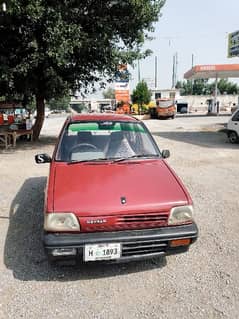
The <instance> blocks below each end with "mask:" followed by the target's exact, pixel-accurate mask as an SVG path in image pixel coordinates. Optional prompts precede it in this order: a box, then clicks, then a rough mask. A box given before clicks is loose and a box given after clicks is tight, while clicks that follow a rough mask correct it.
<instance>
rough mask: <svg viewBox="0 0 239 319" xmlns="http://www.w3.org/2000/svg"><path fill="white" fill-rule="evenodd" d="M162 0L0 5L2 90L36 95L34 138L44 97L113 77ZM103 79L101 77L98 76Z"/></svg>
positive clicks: (135, 52)
mask: <svg viewBox="0 0 239 319" xmlns="http://www.w3.org/2000/svg"><path fill="white" fill-rule="evenodd" d="M164 3H165V0H127V1H126V0H123V1H122V0H115V1H111V0H105V1H79V0H68V1H63V0H8V1H7V11H6V12H3V11H0V39H1V41H0V96H2V95H7V94H10V95H11V96H14V95H16V94H17V95H20V96H21V97H22V98H23V97H24V98H25V101H27V100H30V99H31V98H32V96H35V97H36V105H37V114H39V116H38V115H37V118H36V122H35V126H34V128H35V127H37V130H36V134H35V135H34V136H35V137H36V138H37V137H38V135H39V134H40V129H41V127H42V125H43V121H44V106H45V105H44V100H49V99H52V98H59V97H63V96H65V95H66V94H68V92H69V91H70V90H71V91H72V92H75V91H76V90H79V91H80V92H81V93H82V94H84V93H87V91H88V90H94V83H95V82H99V83H100V87H104V86H105V82H106V80H108V81H112V80H113V76H114V73H115V71H116V67H117V65H118V64H119V63H129V64H132V63H133V61H134V60H135V59H137V58H139V57H144V56H147V55H148V54H149V52H148V51H147V50H146V51H145V52H141V49H142V46H143V44H144V41H145V39H146V38H147V37H148V35H147V32H151V31H152V30H153V23H154V22H156V21H157V20H158V17H159V13H160V9H161V8H162V6H163V5H164ZM102 79H104V80H103V81H102Z"/></svg>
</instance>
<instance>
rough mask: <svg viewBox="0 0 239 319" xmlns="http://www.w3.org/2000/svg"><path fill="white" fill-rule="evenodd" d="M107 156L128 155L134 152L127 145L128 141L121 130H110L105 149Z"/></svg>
mask: <svg viewBox="0 0 239 319" xmlns="http://www.w3.org/2000/svg"><path fill="white" fill-rule="evenodd" d="M106 154H107V157H130V156H133V155H135V152H134V151H133V149H132V148H131V146H130V145H129V142H128V141H127V139H126V138H125V136H124V133H123V132H122V131H117V132H112V133H111V135H110V141H109V144H108V149H107V152H106Z"/></svg>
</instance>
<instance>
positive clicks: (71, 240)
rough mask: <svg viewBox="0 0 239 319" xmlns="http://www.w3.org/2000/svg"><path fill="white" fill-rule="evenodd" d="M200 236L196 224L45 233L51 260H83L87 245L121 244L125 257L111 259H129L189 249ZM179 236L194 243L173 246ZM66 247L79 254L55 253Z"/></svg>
mask: <svg viewBox="0 0 239 319" xmlns="http://www.w3.org/2000/svg"><path fill="white" fill-rule="evenodd" d="M197 237H198V228H197V226H196V224H195V223H193V224H190V225H183V226H175V227H162V228H154V229H145V230H127V231H117V232H98V233H77V234H62V233H45V235H44V247H45V250H46V253H47V255H48V257H49V259H51V260H59V259H60V260H62V259H76V260H77V259H78V260H81V261H83V258H84V257H83V256H84V247H85V245H87V244H107V243H121V245H122V253H121V257H120V258H119V259H116V260H110V261H107V262H128V261H136V260H141V259H148V258H152V257H156V256H166V255H172V254H178V253H182V252H186V251H187V250H188V248H189V246H190V245H191V244H192V243H193V242H195V241H196V239H197ZM177 239H190V245H186V246H178V247H170V241H171V240H177ZM65 248H67V249H68V248H75V249H74V251H75V252H76V254H75V255H74V256H54V254H53V251H54V250H55V249H65ZM104 262H105V260H104Z"/></svg>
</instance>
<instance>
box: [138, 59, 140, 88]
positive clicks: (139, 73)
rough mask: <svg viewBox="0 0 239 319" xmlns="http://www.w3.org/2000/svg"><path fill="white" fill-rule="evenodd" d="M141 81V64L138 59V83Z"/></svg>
mask: <svg viewBox="0 0 239 319" xmlns="http://www.w3.org/2000/svg"><path fill="white" fill-rule="evenodd" d="M139 82H140V64H139V59H138V83H139Z"/></svg>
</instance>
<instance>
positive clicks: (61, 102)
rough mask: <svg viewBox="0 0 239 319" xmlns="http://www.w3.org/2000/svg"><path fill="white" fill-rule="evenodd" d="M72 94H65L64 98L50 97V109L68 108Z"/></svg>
mask: <svg viewBox="0 0 239 319" xmlns="http://www.w3.org/2000/svg"><path fill="white" fill-rule="evenodd" d="M70 100H71V98H70V96H69V95H68V96H64V97H63V98H58V99H57V98H53V99H50V100H49V101H48V103H47V105H48V106H49V108H50V110H65V111H66V110H67V109H68V108H69V105H70Z"/></svg>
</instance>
